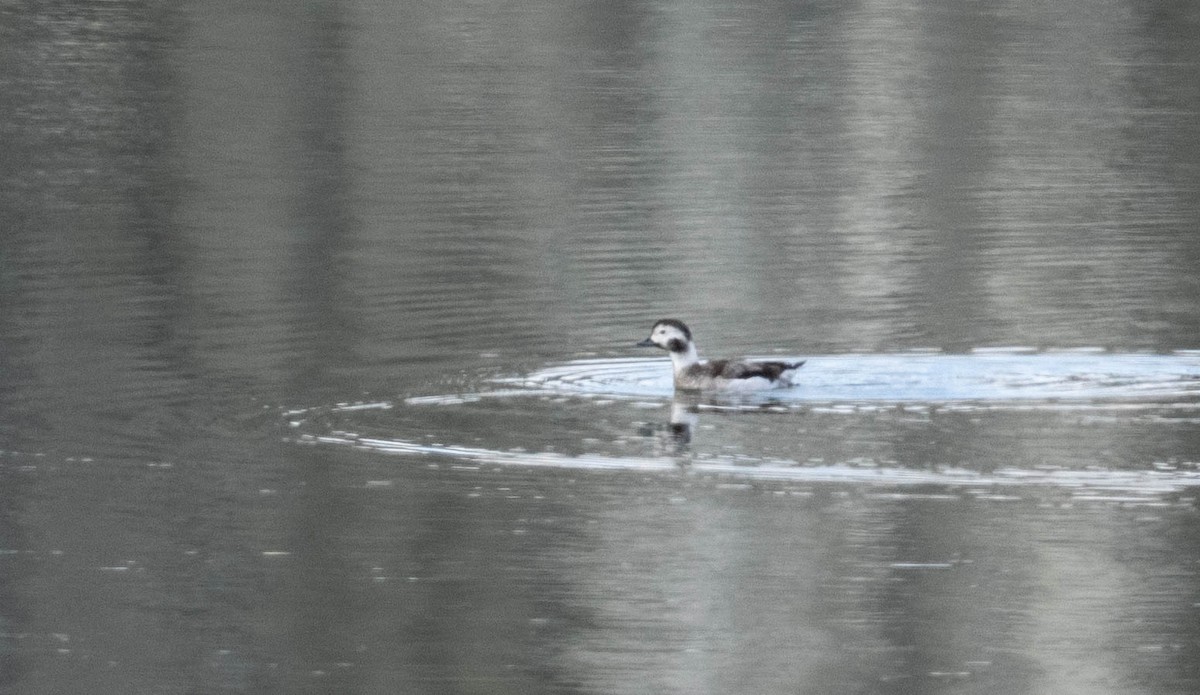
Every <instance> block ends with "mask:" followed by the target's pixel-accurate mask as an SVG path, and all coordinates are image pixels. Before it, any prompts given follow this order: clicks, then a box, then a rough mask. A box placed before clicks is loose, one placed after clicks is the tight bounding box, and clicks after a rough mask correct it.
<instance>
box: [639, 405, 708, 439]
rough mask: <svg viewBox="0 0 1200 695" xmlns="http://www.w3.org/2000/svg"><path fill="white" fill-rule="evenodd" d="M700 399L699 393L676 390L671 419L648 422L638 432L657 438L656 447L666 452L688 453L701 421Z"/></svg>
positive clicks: (644, 435)
mask: <svg viewBox="0 0 1200 695" xmlns="http://www.w3.org/2000/svg"><path fill="white" fill-rule="evenodd" d="M700 400H701V399H700V396H699V395H698V394H694V393H681V392H676V393H675V397H674V398H673V399H672V400H671V415H670V419H668V420H667V422H666V423H665V424H662V423H653V422H650V423H646V424H644V425H643V426H642V427H641V428H639V432H638V434H640V435H641V436H643V437H647V438H652V439H654V440H656V441H655V448H656V449H661V452H662V453H664V454H669V455H680V454H685V453H687V452H688V447H689V445H690V444H691V443H692V434H693V432H695V430H696V425H697V424H698V423H699V422H700Z"/></svg>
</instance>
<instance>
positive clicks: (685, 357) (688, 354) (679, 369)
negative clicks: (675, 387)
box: [671, 343, 700, 377]
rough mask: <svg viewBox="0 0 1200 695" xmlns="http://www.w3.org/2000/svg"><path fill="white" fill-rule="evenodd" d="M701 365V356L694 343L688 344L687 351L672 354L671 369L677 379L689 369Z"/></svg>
mask: <svg viewBox="0 0 1200 695" xmlns="http://www.w3.org/2000/svg"><path fill="white" fill-rule="evenodd" d="M699 363H700V355H699V354H698V353H697V352H696V346H695V345H694V344H692V343H688V346H687V350H684V351H682V352H672V353H671V367H672V369H673V370H674V372H675V376H676V377H678V376H680V375H682V374H683V373H684V372H686V371H687V369H688V367H691V366H692V365H695V364H699Z"/></svg>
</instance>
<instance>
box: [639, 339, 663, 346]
mask: <svg viewBox="0 0 1200 695" xmlns="http://www.w3.org/2000/svg"><path fill="white" fill-rule="evenodd" d="M634 347H658V346H657V345H655V344H654V341H653V340H650V339H649V338H646V339H645V340H643V341H642V342H640V343H638V344H637V345H635V346H634Z"/></svg>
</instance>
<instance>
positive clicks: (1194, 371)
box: [285, 350, 1200, 502]
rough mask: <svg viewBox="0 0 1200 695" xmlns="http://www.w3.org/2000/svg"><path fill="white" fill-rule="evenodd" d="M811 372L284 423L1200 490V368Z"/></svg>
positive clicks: (646, 381)
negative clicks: (773, 379) (775, 383)
mask: <svg viewBox="0 0 1200 695" xmlns="http://www.w3.org/2000/svg"><path fill="white" fill-rule="evenodd" d="M807 359H808V364H807V365H806V366H805V368H804V374H805V377H806V378H805V379H803V380H802V381H801V383H800V385H798V386H796V387H794V388H789V389H782V390H773V391H769V392H765V393H763V394H760V395H758V396H749V397H748V396H746V395H745V394H739V395H738V396H737V397H736V398H737V399H736V400H731V399H723V398H720V397H713V396H712V395H702V396H681V395H678V394H675V393H674V389H673V387H672V382H671V375H670V366H669V363H667V362H665V361H663V360H661V359H626V358H616V359H583V360H575V361H571V362H566V363H562V364H557V365H552V366H548V367H545V368H543V369H539V370H537V371H535V372H533V373H530V374H528V375H524V376H505V377H500V378H491V379H480V380H478V381H477V382H476V385H475V387H474V388H467V389H464V390H463V391H460V392H458V393H453V394H441V395H410V396H407V397H403V398H399V399H396V400H380V401H374V402H365V403H349V404H337V405H333V406H326V407H318V408H305V409H298V410H292V411H288V412H287V413H285V418H286V419H287V420H288V424H289V426H290V427H291V428H292V430H293V432H294V435H295V436H293V437H291V438H292V439H293V441H297V442H300V443H305V444H313V445H329V446H344V447H350V448H353V449H358V450H364V451H370V452H375V453H380V454H391V455H400V456H407V457H416V458H421V459H426V460H431V461H448V462H450V463H451V464H452V465H456V466H459V467H465V468H478V467H481V466H491V467H501V468H504V467H520V468H529V469H539V468H556V469H564V470H574V469H587V470H596V471H601V470H606V471H612V470H623V471H634V472H640V473H670V472H676V473H677V472H680V471H686V473H687V474H689V475H696V474H698V475H702V476H715V477H718V478H722V479H724V478H729V477H733V478H736V479H740V480H745V481H747V482H752V481H775V482H778V483H782V484H806V485H807V484H816V483H838V484H848V485H870V486H893V487H897V486H898V487H911V486H916V485H933V486H942V487H946V488H953V489H957V490H969V491H972V492H971V494H1001V493H1000V492H999V491H998V488H1004V489H1012V488H1014V487H1020V486H1026V487H1033V488H1049V489H1054V490H1060V491H1061V490H1064V489H1066V490H1070V491H1071V492H1070V494H1071V496H1072V497H1079V498H1081V499H1083V498H1086V499H1109V500H1117V501H1124V502H1129V501H1135V500H1139V499H1140V500H1146V499H1161V498H1162V496H1163V495H1170V494H1174V493H1176V492H1179V491H1181V490H1185V489H1191V488H1193V487H1196V486H1200V463H1198V462H1200V450H1198V447H1200V440H1197V439H1196V438H1195V437H1194V436H1192V435H1191V433H1192V432H1193V431H1194V428H1195V427H1196V425H1197V424H1200V352H1176V353H1170V354H1149V353H1147V354H1114V353H1107V352H1103V351H1072V352H1033V351H1023V350H1004V351H979V352H975V353H971V354H965V355H945V354H939V353H912V354H892V355H822V356H814V357H808V358H807ZM1046 461H1054V462H1055V465H1054V466H1047V465H1045V462H1046ZM989 490H990V491H991V492H988V491H989ZM1003 494H1009V493H1003Z"/></svg>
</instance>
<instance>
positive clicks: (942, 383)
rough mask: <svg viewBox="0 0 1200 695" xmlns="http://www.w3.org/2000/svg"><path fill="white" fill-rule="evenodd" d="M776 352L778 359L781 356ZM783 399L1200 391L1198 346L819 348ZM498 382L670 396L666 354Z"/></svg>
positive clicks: (1139, 396)
mask: <svg viewBox="0 0 1200 695" xmlns="http://www.w3.org/2000/svg"><path fill="white" fill-rule="evenodd" d="M774 359H780V357H779V356H775V357H774ZM784 359H806V360H807V364H805V366H804V368H803V369H802V370H801V372H800V377H799V380H798V381H799V383H798V385H797V386H795V387H792V388H787V389H776V390H772V391H770V394H769V395H770V398H771V399H772V400H777V401H800V402H807V403H813V402H859V401H887V402H900V403H929V402H947V401H964V400H969V401H984V402H1004V401H1029V400H1052V399H1069V400H1110V401H1111V400H1138V401H1145V400H1147V399H1179V398H1188V397H1195V396H1200V353H1198V352H1194V351H1193V352H1175V353H1170V354H1151V353H1132V354H1131V353H1124V354H1118V353H1107V352H1103V351H1095V350H1078V351H1061V352H1032V351H1029V350H1025V349H1021V348H1014V349H1006V350H980V351H977V352H974V353H971V354H965V355H946V354H939V353H911V354H886V355H818V356H810V357H802V356H794V357H786V358H784ZM499 381H500V383H503V384H506V385H509V386H519V387H523V388H528V389H534V390H543V391H549V392H558V393H574V394H593V395H596V394H599V395H609V396H626V397H636V398H662V397H669V396H670V395H671V394H672V392H673V390H674V389H673V386H672V383H671V373H670V365H669V362H667V361H666V360H661V359H654V360H650V359H606V360H605V359H587V360H576V361H572V362H567V363H565V364H561V365H555V366H552V367H547V368H545V369H541V370H539V371H536V372H534V373H532V374H529V375H527V376H524V377H519V378H506V379H500V380H499Z"/></svg>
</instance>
